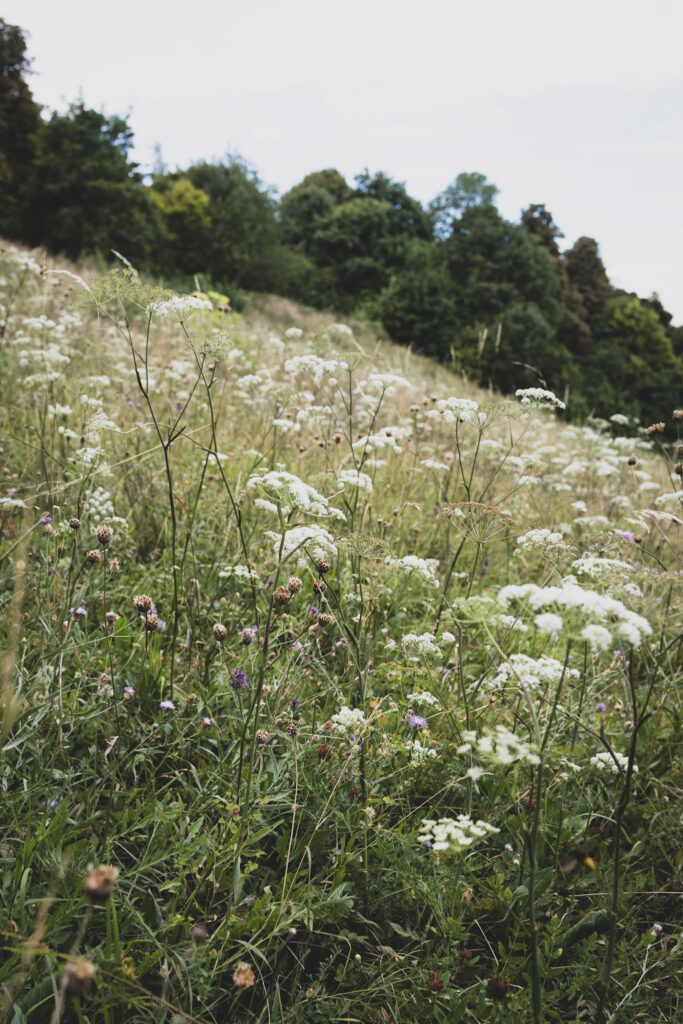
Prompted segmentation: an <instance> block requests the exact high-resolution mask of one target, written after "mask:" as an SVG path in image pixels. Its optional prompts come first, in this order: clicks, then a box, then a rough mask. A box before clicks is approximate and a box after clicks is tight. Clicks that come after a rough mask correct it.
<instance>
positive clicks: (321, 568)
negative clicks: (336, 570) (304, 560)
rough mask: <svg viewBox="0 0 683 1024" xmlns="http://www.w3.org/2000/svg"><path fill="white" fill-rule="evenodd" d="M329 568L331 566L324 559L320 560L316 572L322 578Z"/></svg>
mask: <svg viewBox="0 0 683 1024" xmlns="http://www.w3.org/2000/svg"><path fill="white" fill-rule="evenodd" d="M331 568H332V566H331V565H330V563H329V562H328V561H327V559H326V558H321V559H320V561H319V562H318V563H317V564H316V569H317V570H318V572H319V573H320V575H321V576H324V575H325V574H326V573H328V572H329V571H330V569H331Z"/></svg>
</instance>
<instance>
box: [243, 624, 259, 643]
mask: <svg viewBox="0 0 683 1024" xmlns="http://www.w3.org/2000/svg"><path fill="white" fill-rule="evenodd" d="M257 633H258V630H257V629H256V628H255V627H253V626H252V627H250V628H248V629H243V630H242V632H241V633H240V639H241V641H242V643H243V644H244V646H245V647H248V646H249V644H250V643H252V642H253V640H254V637H255V635H256V634H257Z"/></svg>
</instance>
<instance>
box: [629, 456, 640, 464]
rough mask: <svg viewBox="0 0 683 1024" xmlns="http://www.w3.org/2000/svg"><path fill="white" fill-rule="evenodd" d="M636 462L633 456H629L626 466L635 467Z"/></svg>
mask: <svg viewBox="0 0 683 1024" xmlns="http://www.w3.org/2000/svg"><path fill="white" fill-rule="evenodd" d="M637 461H638V460H637V459H636V457H635V455H629V457H628V464H629V466H635V464H636V462H637Z"/></svg>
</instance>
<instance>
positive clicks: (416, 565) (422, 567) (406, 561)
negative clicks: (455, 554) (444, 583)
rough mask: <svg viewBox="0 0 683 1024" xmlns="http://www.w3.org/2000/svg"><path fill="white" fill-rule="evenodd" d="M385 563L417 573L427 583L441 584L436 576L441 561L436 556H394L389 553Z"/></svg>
mask: <svg viewBox="0 0 683 1024" xmlns="http://www.w3.org/2000/svg"><path fill="white" fill-rule="evenodd" d="M384 564H385V565H388V566H391V568H392V569H399V570H400V571H401V572H408V573H416V574H417V575H418V576H421V577H422V579H423V580H426V581H427V583H431V584H432V586H433V587H438V586H439V581H438V579H437V577H436V572H437V569H438V568H439V563H438V561H437V560H436V559H435V558H418V556H417V555H404V556H403V558H394V557H393V556H392V555H387V557H386V558H385V559H384Z"/></svg>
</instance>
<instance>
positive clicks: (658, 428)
mask: <svg viewBox="0 0 683 1024" xmlns="http://www.w3.org/2000/svg"><path fill="white" fill-rule="evenodd" d="M664 426H665V424H664V423H652V424H651V425H650V426H649V427H646V428H645V433H646V434H647V436H648V437H652V435H653V434H663V433H664Z"/></svg>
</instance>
